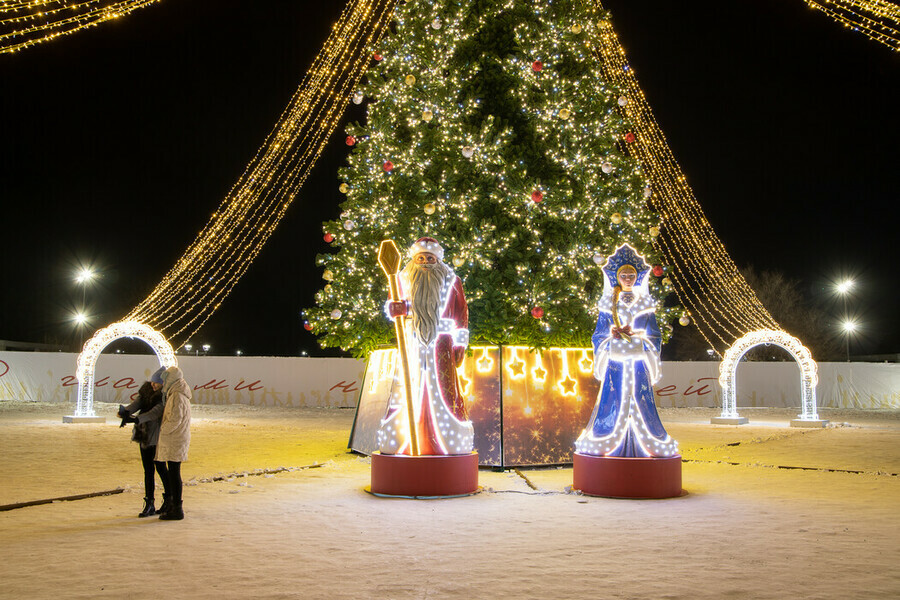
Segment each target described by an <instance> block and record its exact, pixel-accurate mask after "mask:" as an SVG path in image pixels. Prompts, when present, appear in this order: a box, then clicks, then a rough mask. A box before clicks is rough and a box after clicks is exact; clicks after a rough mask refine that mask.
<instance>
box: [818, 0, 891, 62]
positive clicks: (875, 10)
mask: <svg viewBox="0 0 900 600" xmlns="http://www.w3.org/2000/svg"><path fill="white" fill-rule="evenodd" d="M804 2H806V4H807V5H808V6H809V7H810V8H814V9H816V10H818V11H821V12H823V13H825V14H826V15H828V16H830V17H832V18H833V19H835V20H836V21H838V22H839V23H841V24H842V25H844V26H845V27H849V28H850V29H853V30H854V31H858V32H860V33H862V34H863V35H864V36H866V37H868V38H869V39H871V40H874V41H876V42H879V43H881V44H884V45H885V46H887V47H888V48H890V49H892V50H894V51H900V6H898V5H897V4H894V3H892V2H888V1H887V0H804Z"/></svg>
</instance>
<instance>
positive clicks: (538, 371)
mask: <svg viewBox="0 0 900 600" xmlns="http://www.w3.org/2000/svg"><path fill="white" fill-rule="evenodd" d="M531 376H532V377H534V380H535V381H538V382H541V383H543V382H544V380H546V379H547V369H545V368H544V365H543V362H542V359H541V353H540V352H537V353H535V359H534V368H533V369H531Z"/></svg>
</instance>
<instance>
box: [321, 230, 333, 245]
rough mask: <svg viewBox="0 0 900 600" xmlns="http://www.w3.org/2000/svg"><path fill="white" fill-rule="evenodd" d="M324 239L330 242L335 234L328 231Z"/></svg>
mask: <svg viewBox="0 0 900 600" xmlns="http://www.w3.org/2000/svg"><path fill="white" fill-rule="evenodd" d="M322 239H323V240H325V241H326V242H328V243H329V244H330V243H331V242H333V241H334V236H333V235H331V234H330V233H326V234H325V235H323V236H322Z"/></svg>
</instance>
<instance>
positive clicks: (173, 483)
mask: <svg viewBox="0 0 900 600" xmlns="http://www.w3.org/2000/svg"><path fill="white" fill-rule="evenodd" d="M157 464H162V463H157ZM166 471H167V472H168V474H169V488H168V493H169V494H171V495H172V500H173V501H175V502H181V490H182V489H183V486H182V483H181V463H180V462H172V461H169V462H167V463H166Z"/></svg>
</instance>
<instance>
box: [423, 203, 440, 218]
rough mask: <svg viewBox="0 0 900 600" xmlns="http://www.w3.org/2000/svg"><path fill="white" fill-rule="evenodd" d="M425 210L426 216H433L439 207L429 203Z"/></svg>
mask: <svg viewBox="0 0 900 600" xmlns="http://www.w3.org/2000/svg"><path fill="white" fill-rule="evenodd" d="M423 210H424V211H425V214H426V215H433V214H434V212H435V211H436V210H437V205H436V204H435V203H434V202H429V203H428V204H426V205H425V206H424V208H423Z"/></svg>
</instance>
